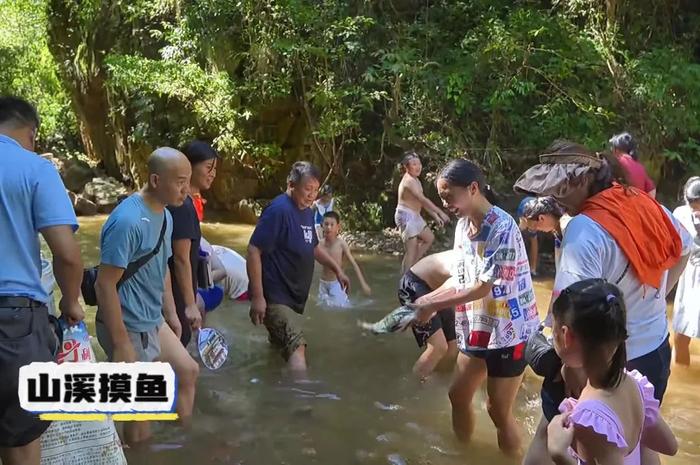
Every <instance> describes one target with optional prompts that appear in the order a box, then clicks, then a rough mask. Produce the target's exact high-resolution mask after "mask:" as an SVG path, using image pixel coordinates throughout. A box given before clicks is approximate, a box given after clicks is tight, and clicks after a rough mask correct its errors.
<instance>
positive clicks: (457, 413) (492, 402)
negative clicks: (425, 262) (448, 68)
mask: <svg viewBox="0 0 700 465" xmlns="http://www.w3.org/2000/svg"><path fill="white" fill-rule="evenodd" d="M437 190H438V194H439V195H440V198H441V199H442V202H443V205H444V206H445V207H446V208H447V209H448V210H449V211H450V212H452V213H453V214H454V215H456V216H457V217H459V222H458V223H457V227H456V228H455V242H454V256H453V257H454V258H453V260H454V264H453V266H452V269H453V270H454V271H453V276H452V278H450V279H448V280H447V282H445V283H444V284H443V285H442V286H440V287H439V288H438V289H436V290H434V291H433V292H431V293H429V294H426V295H424V296H422V297H420V298H419V299H417V300H416V304H415V308H416V310H417V320H418V321H420V322H422V323H425V322H427V321H429V320H430V318H431V317H432V316H433V315H435V314H436V312H439V311H448V310H447V309H450V308H453V307H454V309H455V332H456V335H457V345H458V347H459V350H460V354H459V355H458V357H457V368H456V371H455V377H454V380H453V382H452V386H451V387H450V391H449V397H450V403H451V404H452V427H453V429H454V432H455V434H456V435H457V438H458V439H459V440H461V441H468V440H469V439H471V436H472V434H473V432H474V427H475V423H476V422H475V417H474V409H473V405H472V404H473V399H474V395H475V394H476V392H477V390H479V388H480V386H481V385H482V384H483V383H484V381H486V392H487V403H486V410H487V411H488V413H489V416H490V417H491V420H492V421H493V424H494V425H495V427H496V433H497V435H498V446H499V447H500V449H501V450H502V451H503V452H505V453H507V454H509V455H512V456H519V455H520V452H521V435H520V427H519V426H518V424H517V422H516V421H515V417H514V416H513V405H514V403H515V398H516V395H517V393H518V389H519V388H520V385H521V383H522V379H523V372H524V371H525V367H526V365H527V363H526V362H525V358H524V349H525V342H526V341H527V339H528V337H529V335H530V334H531V333H533V332H534V331H535V330H536V329H537V327H538V326H539V324H540V320H539V316H538V314H537V304H536V303H535V294H534V291H533V288H532V278H531V277H530V266H529V264H528V260H527V253H526V251H525V243H524V242H523V237H522V234H520V229H519V228H518V225H517V224H516V222H515V220H514V219H513V217H512V216H510V215H509V214H508V213H506V212H505V211H503V210H502V209H500V208H499V207H497V206H496V205H494V202H495V196H494V194H493V191H492V190H491V188H490V187H489V185H488V184H487V183H486V180H485V179H484V175H483V173H482V172H481V170H480V169H479V167H478V166H476V165H475V164H474V163H472V162H470V161H468V160H464V159H458V160H452V161H451V162H450V163H448V164H447V166H445V168H444V169H443V170H442V172H441V173H440V175H439V176H438V180H437Z"/></svg>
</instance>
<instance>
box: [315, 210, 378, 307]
mask: <svg viewBox="0 0 700 465" xmlns="http://www.w3.org/2000/svg"><path fill="white" fill-rule="evenodd" d="M339 232H340V216H339V215H338V214H337V213H336V212H332V211H331V212H327V213H326V214H325V215H323V240H322V241H321V242H320V244H319V247H323V248H324V249H326V251H327V252H328V254H329V255H330V256H331V257H333V260H335V261H336V263H338V265H340V267H341V268H342V266H343V259H345V258H346V257H347V259H348V261H350V263H351V264H352V267H353V268H354V269H355V273H356V274H357V279H358V280H359V281H360V285H361V286H362V291H363V292H364V293H365V294H367V295H370V294H371V292H372V290H371V289H370V287H369V286H368V285H367V282H366V281H365V277H364V275H363V274H362V270H360V267H359V265H358V264H357V262H356V261H355V257H353V256H352V252H350V247H348V244H347V242H345V240H344V239H343V238H341V237H338V233H339ZM318 303H319V304H321V305H325V306H327V307H348V306H350V301H349V300H348V295H347V294H346V293H345V289H343V287H342V286H341V285H340V282H338V280H337V279H336V276H335V274H334V273H333V271H332V270H331V269H330V268H328V267H327V266H324V267H323V274H322V275H321V280H320V281H319V284H318Z"/></svg>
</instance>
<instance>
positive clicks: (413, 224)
mask: <svg viewBox="0 0 700 465" xmlns="http://www.w3.org/2000/svg"><path fill="white" fill-rule="evenodd" d="M394 222H395V223H396V227H397V228H399V232H400V233H401V239H402V240H403V241H404V242H406V241H407V240H409V239H412V238H414V237H416V236H417V235H419V234H420V233H422V232H423V230H424V229H425V228H427V227H428V224H427V223H426V222H425V220H424V219H423V217H422V216H421V215H420V213H416V212H415V211H413V210H411V209H410V208H408V207H404V206H403V205H397V206H396V212H395V213H394Z"/></svg>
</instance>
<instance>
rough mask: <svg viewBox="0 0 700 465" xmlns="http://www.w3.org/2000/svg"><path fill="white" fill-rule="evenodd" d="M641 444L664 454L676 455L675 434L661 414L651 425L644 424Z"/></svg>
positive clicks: (676, 442)
mask: <svg viewBox="0 0 700 465" xmlns="http://www.w3.org/2000/svg"><path fill="white" fill-rule="evenodd" d="M642 445H643V446H644V447H646V448H648V449H651V450H654V451H656V452H658V453H660V454H664V455H676V453H677V452H678V441H677V440H676V436H675V435H674V434H673V431H671V428H670V427H669V426H668V424H666V421H665V420H664V419H663V417H661V415H659V418H658V419H657V420H656V423H654V424H653V425H651V426H646V425H645V427H644V432H643V433H642Z"/></svg>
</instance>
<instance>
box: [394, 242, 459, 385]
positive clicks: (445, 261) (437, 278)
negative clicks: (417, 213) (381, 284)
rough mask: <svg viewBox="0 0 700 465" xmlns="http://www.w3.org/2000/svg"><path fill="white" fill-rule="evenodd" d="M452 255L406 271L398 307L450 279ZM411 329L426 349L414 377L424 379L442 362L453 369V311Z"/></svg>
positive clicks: (431, 258) (439, 255) (421, 262)
mask: <svg viewBox="0 0 700 465" xmlns="http://www.w3.org/2000/svg"><path fill="white" fill-rule="evenodd" d="M452 256H453V251H452V250H446V251H444V252H440V253H435V254H432V255H428V256H427V257H424V258H422V259H420V260H419V261H418V262H417V263H416V264H415V265H413V266H412V267H411V269H409V270H408V271H406V273H404V275H403V276H402V277H401V282H400V283H399V302H401V305H409V304H412V303H414V302H415V301H416V300H417V299H418V298H419V297H422V296H424V295H425V294H429V293H430V292H432V291H433V290H435V289H437V288H439V287H440V286H442V285H443V284H444V283H445V281H447V280H448V279H449V278H450V268H451V266H452V262H453V259H452ZM411 329H412V330H413V335H414V336H415V337H416V342H417V343H418V347H425V350H424V351H423V353H422V354H421V356H420V357H419V358H418V360H417V361H416V363H415V365H413V373H414V374H415V375H416V376H418V377H419V378H420V379H421V380H424V379H426V378H427V377H428V375H430V374H431V373H432V372H433V370H434V369H435V367H437V365H438V364H439V363H440V362H441V361H444V362H445V363H444V367H445V368H446V369H448V368H450V369H451V368H452V366H453V365H454V361H455V359H456V358H457V351H458V349H457V340H456V339H457V335H456V332H455V312H454V309H450V310H444V311H441V312H437V313H436V314H435V315H434V316H433V317H432V318H431V319H430V321H429V322H428V323H426V324H425V325H413V326H412V327H411Z"/></svg>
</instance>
